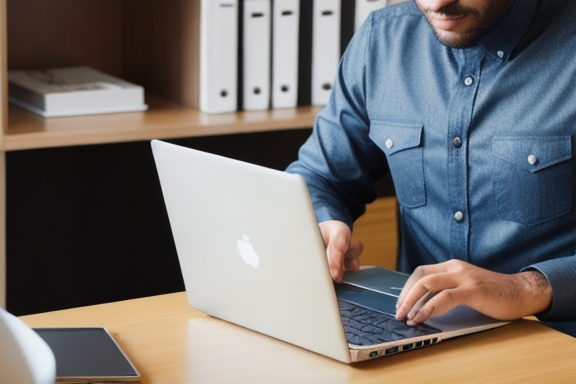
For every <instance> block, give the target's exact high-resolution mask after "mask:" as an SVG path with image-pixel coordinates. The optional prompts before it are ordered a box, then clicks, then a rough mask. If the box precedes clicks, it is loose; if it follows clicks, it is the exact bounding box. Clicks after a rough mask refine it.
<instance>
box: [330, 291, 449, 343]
mask: <svg viewBox="0 0 576 384" xmlns="http://www.w3.org/2000/svg"><path fill="white" fill-rule="evenodd" d="M338 304H339V306H340V314H341V316H342V322H343V324H344V331H345V332H346V339H347V340H348V343H350V344H353V345H373V344H380V343H385V342H389V341H395V340H401V339H405V338H409V337H416V336H424V335H430V334H434V333H438V332H440V330H438V329H436V328H433V327H430V326H428V325H426V324H419V325H417V326H414V327H411V326H408V325H406V322H404V321H399V320H396V319H395V318H394V317H392V316H390V315H388V314H385V313H381V312H377V311H374V310H371V309H368V308H364V307H361V306H358V305H355V304H352V303H350V302H347V301H343V300H339V301H338Z"/></svg>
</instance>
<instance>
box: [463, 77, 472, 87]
mask: <svg viewBox="0 0 576 384" xmlns="http://www.w3.org/2000/svg"><path fill="white" fill-rule="evenodd" d="M472 84H474V78H473V77H472V76H468V77H466V78H465V79H464V85H465V86H467V87H469V86H471V85H472Z"/></svg>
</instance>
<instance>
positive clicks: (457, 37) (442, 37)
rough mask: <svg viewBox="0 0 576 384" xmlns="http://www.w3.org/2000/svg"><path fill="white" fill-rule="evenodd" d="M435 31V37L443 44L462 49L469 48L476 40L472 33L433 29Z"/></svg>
mask: <svg viewBox="0 0 576 384" xmlns="http://www.w3.org/2000/svg"><path fill="white" fill-rule="evenodd" d="M434 32H435V33H436V38H437V39H438V40H439V41H440V42H441V43H442V44H444V45H446V46H448V47H451V48H457V49H463V48H470V47H472V46H473V45H475V44H476V43H477V42H478V37H477V36H476V35H474V34H470V33H469V34H461V33H454V32H446V31H438V30H434Z"/></svg>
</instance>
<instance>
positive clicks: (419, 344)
mask: <svg viewBox="0 0 576 384" xmlns="http://www.w3.org/2000/svg"><path fill="white" fill-rule="evenodd" d="M423 345H424V342H423V341H418V342H416V343H414V346H415V347H416V348H420V347H422V346H423Z"/></svg>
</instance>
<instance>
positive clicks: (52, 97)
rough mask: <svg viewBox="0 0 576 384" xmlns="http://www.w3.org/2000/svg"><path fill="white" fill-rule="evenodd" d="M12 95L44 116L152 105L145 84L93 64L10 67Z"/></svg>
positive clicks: (128, 108)
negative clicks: (87, 65) (11, 68)
mask: <svg viewBox="0 0 576 384" xmlns="http://www.w3.org/2000/svg"><path fill="white" fill-rule="evenodd" d="M8 95H9V100H10V102H11V103H12V104H15V105H17V106H19V107H22V108H25V109H27V110H29V111H31V112H34V113H36V114H38V115H40V116H43V117H57V116H77V115H90V114H101V113H113V112H133V111H145V110H146V109H148V106H147V105H146V104H145V103H144V88H142V87H141V86H139V85H136V84H132V83H130V82H128V81H125V80H122V79H118V78H116V77H114V76H111V75H108V74H105V73H103V72H100V71H98V70H95V69H93V68H90V67H68V68H52V69H44V70H11V71H8Z"/></svg>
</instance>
